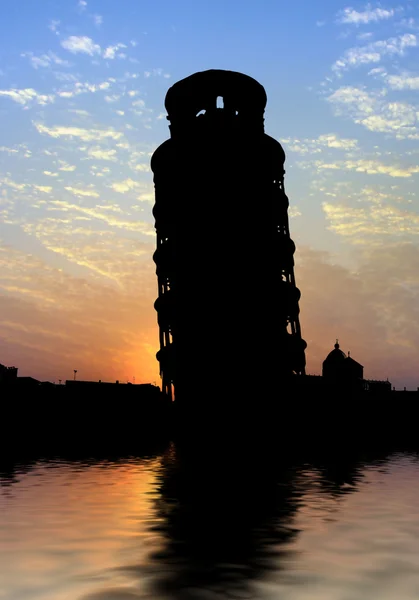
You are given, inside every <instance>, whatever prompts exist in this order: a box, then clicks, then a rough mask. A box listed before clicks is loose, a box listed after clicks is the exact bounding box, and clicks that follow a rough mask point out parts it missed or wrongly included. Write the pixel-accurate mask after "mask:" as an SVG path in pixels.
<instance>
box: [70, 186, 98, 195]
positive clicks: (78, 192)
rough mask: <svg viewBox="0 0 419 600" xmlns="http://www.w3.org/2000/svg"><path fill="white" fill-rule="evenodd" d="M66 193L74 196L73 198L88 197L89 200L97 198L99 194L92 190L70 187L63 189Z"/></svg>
mask: <svg viewBox="0 0 419 600" xmlns="http://www.w3.org/2000/svg"><path fill="white" fill-rule="evenodd" d="M64 189H65V190H67V192H70V193H71V194H74V196H89V197H91V198H99V194H98V193H97V192H96V191H95V190H93V189H87V190H83V189H81V188H75V187H72V186H66V187H65V188H64Z"/></svg>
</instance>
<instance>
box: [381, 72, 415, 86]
mask: <svg viewBox="0 0 419 600" xmlns="http://www.w3.org/2000/svg"><path fill="white" fill-rule="evenodd" d="M385 80H386V82H387V83H388V85H389V86H390V87H391V89H392V90H419V76H417V75H416V76H414V75H410V74H409V73H406V72H405V73H401V74H400V75H386V76H385Z"/></svg>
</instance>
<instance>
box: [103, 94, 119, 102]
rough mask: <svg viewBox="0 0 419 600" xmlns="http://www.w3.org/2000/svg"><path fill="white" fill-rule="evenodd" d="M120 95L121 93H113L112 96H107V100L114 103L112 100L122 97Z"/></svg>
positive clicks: (115, 100)
mask: <svg viewBox="0 0 419 600" xmlns="http://www.w3.org/2000/svg"><path fill="white" fill-rule="evenodd" d="M120 97H121V96H120V95H119V94H113V95H112V96H105V100H106V102H109V103H112V102H117V101H118V100H119V99H120Z"/></svg>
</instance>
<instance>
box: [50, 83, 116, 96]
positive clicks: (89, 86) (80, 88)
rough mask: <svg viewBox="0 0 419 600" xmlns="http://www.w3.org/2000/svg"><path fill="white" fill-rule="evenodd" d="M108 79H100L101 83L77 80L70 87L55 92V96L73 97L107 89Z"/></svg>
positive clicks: (108, 85)
mask: <svg viewBox="0 0 419 600" xmlns="http://www.w3.org/2000/svg"><path fill="white" fill-rule="evenodd" d="M110 85H111V84H110V83H109V81H102V82H101V83H97V84H95V83H88V82H80V81H77V82H76V83H75V84H74V86H73V88H72V89H67V90H62V91H59V92H57V96H59V97H60V98H73V97H74V96H79V95H80V94H86V93H88V92H91V93H95V92H99V91H103V90H107V89H109V87H110Z"/></svg>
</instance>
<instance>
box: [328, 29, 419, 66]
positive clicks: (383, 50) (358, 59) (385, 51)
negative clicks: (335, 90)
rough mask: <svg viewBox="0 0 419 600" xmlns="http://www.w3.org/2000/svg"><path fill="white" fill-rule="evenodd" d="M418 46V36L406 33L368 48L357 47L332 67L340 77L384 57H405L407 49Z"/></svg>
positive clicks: (351, 49)
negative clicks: (348, 71) (342, 73)
mask: <svg viewBox="0 0 419 600" xmlns="http://www.w3.org/2000/svg"><path fill="white" fill-rule="evenodd" d="M417 45H418V41H417V38H416V36H415V35H414V34H413V33H405V34H403V35H400V36H399V37H393V38H389V39H388V40H378V41H376V42H371V43H370V44H367V45H366V46H356V47H354V48H350V49H349V50H347V51H346V52H345V53H344V55H343V56H342V57H341V58H339V59H338V60H337V61H336V62H335V63H334V64H333V65H332V70H333V71H334V72H335V73H336V74H338V75H339V74H340V73H341V71H346V70H348V69H351V68H356V67H360V66H362V65H368V64H371V63H379V62H380V61H381V60H382V58H383V57H384V56H392V57H394V56H403V55H404V54H405V51H406V49H407V48H413V47H415V46H417Z"/></svg>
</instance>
